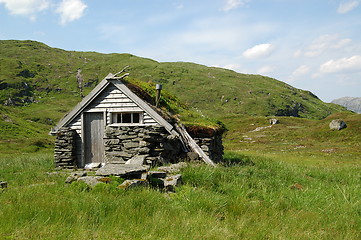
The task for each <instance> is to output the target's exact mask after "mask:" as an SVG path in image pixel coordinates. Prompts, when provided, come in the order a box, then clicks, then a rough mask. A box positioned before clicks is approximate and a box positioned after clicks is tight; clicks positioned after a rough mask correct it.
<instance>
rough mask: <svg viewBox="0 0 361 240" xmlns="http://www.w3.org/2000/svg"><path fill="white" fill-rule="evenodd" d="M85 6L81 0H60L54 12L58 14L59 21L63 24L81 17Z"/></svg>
mask: <svg viewBox="0 0 361 240" xmlns="http://www.w3.org/2000/svg"><path fill="white" fill-rule="evenodd" d="M86 8H87V5H86V4H85V3H84V2H82V0H62V2H61V3H60V5H59V7H58V8H57V10H56V12H57V13H59V14H60V19H61V20H60V23H61V24H62V25H65V24H67V23H69V22H72V21H74V20H77V19H79V18H81V17H82V16H83V14H84V11H85V9H86Z"/></svg>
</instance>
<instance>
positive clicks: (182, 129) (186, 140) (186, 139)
mask: <svg viewBox="0 0 361 240" xmlns="http://www.w3.org/2000/svg"><path fill="white" fill-rule="evenodd" d="M175 127H176V129H177V131H178V132H179V134H180V136H181V137H182V139H183V142H184V143H185V144H186V145H187V146H188V147H189V148H190V149H191V150H192V151H193V152H196V153H198V155H199V157H200V158H201V159H202V160H203V161H204V162H205V163H207V164H208V165H211V166H212V167H215V166H216V165H215V164H214V162H213V161H212V160H211V159H210V158H209V157H208V156H207V155H206V154H205V152H204V151H203V150H202V149H201V148H200V147H199V146H198V144H197V143H196V142H195V141H194V139H193V138H192V137H191V136H190V135H189V133H188V132H187V130H186V129H185V127H184V126H183V125H178V124H176V125H175Z"/></svg>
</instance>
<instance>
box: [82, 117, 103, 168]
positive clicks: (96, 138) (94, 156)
mask: <svg viewBox="0 0 361 240" xmlns="http://www.w3.org/2000/svg"><path fill="white" fill-rule="evenodd" d="M83 126H84V163H85V164H88V163H102V162H104V142H103V137H104V116H103V113H102V112H93V113H84V125H83Z"/></svg>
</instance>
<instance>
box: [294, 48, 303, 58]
mask: <svg viewBox="0 0 361 240" xmlns="http://www.w3.org/2000/svg"><path fill="white" fill-rule="evenodd" d="M301 55H302V50H299V49H298V50H297V51H295V52H294V53H293V56H294V57H299V56H301Z"/></svg>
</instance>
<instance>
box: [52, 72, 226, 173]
mask: <svg viewBox="0 0 361 240" xmlns="http://www.w3.org/2000/svg"><path fill="white" fill-rule="evenodd" d="M124 76H126V74H125V75H123V77H124ZM123 77H116V75H113V74H109V75H108V76H107V77H105V78H104V79H103V80H102V81H101V82H100V83H99V84H98V85H97V86H96V87H95V88H94V89H93V90H92V91H91V92H90V93H89V94H88V95H87V96H86V97H85V98H83V100H82V101H81V102H80V103H79V104H78V105H77V106H76V107H75V108H74V109H73V110H72V111H71V112H69V113H68V114H67V115H66V116H65V117H64V118H63V119H62V120H61V121H60V122H59V123H58V124H57V126H56V127H55V128H53V129H52V130H51V134H52V135H56V137H57V139H56V143H55V162H56V165H57V166H58V167H62V168H74V167H80V168H83V167H87V166H99V165H100V164H106V163H127V162H128V163H129V161H138V163H139V161H140V162H141V164H149V165H155V164H162V163H167V162H176V161H179V159H180V158H185V157H186V156H187V154H186V152H187V148H188V151H189V150H190V151H195V152H197V153H198V155H199V156H200V157H201V158H202V159H203V160H205V161H206V162H208V163H209V164H212V165H213V162H212V161H211V160H210V158H209V156H210V155H211V154H209V153H208V154H205V153H204V151H203V150H207V151H206V152H211V150H212V149H213V147H212V146H210V145H214V144H215V143H214V141H213V140H215V139H216V138H214V139H211V138H208V140H209V144H208V145H209V146H205V147H203V146H202V148H203V150H202V148H201V147H200V146H198V145H197V144H196V143H195V142H194V141H193V139H192V138H191V137H190V136H189V135H188V133H187V132H186V131H185V130H184V128H183V129H182V128H181V127H179V126H173V125H172V124H170V123H169V122H167V121H166V120H165V119H164V118H163V117H162V116H161V115H160V114H159V113H158V112H157V111H156V109H155V108H154V107H152V106H151V105H149V104H148V103H147V102H146V101H144V100H142V99H141V98H140V97H139V96H137V95H136V94H135V93H134V92H132V91H131V90H130V89H129V88H128V87H127V86H126V84H124V83H123V82H122V81H121V79H122V78H123ZM217 141H218V142H219V138H217ZM206 142H207V141H206ZM220 144H221V142H220ZM218 149H221V150H223V148H222V146H220V147H218ZM218 152H220V153H219V154H222V153H223V151H218ZM219 154H218V155H219Z"/></svg>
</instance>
